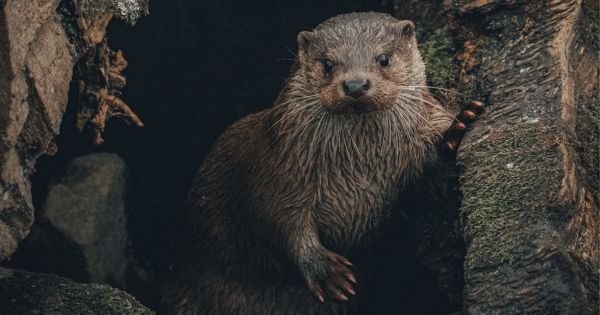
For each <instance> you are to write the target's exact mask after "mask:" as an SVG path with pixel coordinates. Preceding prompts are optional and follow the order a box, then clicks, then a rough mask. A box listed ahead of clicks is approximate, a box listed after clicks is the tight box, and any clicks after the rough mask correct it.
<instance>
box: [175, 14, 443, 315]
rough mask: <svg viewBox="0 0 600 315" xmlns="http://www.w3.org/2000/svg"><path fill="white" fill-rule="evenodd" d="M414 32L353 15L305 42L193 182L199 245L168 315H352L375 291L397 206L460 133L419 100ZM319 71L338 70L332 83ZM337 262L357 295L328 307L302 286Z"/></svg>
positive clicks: (190, 253)
mask: <svg viewBox="0 0 600 315" xmlns="http://www.w3.org/2000/svg"><path fill="white" fill-rule="evenodd" d="M412 27H413V26H412V23H411V22H408V21H398V20H396V19H395V18H393V17H391V16H389V15H387V14H380V13H354V14H347V15H340V16H337V17H334V18H332V19H329V20H327V21H325V22H324V23H322V24H321V25H319V26H318V27H317V28H316V29H315V30H314V31H312V32H302V33H301V34H299V36H298V42H299V53H298V60H297V63H296V65H295V66H294V69H293V71H292V73H291V75H290V78H289V79H288V81H287V83H286V86H285V87H284V89H283V91H282V92H281V94H280V96H279V97H278V99H277V100H276V102H275V104H274V106H273V107H271V108H269V109H267V110H264V111H262V112H259V113H256V114H253V115H250V116H247V117H245V118H243V119H241V120H240V121H238V122H237V123H235V124H234V125H232V126H231V127H229V128H228V129H227V131H225V133H224V134H223V135H222V136H221V137H220V138H219V139H218V141H217V143H216V144H215V145H214V147H213V149H212V151H211V152H210V154H209V156H208V157H207V158H206V160H205V161H204V164H203V165H202V166H201V168H200V170H199V172H198V174H197V176H196V178H195V183H194V185H193V188H192V190H191V192H190V195H189V207H188V208H189V209H188V212H187V214H186V220H185V221H186V222H185V223H182V225H181V226H180V230H179V232H181V233H182V234H185V235H186V237H189V238H188V239H192V240H193V242H194V244H195V246H193V247H190V248H186V249H185V250H184V251H182V253H180V255H179V256H177V261H176V262H175V264H174V267H173V268H174V270H173V273H172V276H170V277H169V279H168V281H167V283H166V285H165V287H164V302H165V304H166V305H167V307H168V308H169V312H170V313H173V314H327V313H336V314H340V313H352V312H354V311H355V310H356V309H355V307H356V304H357V303H359V302H357V301H359V300H360V297H361V292H360V289H361V284H363V283H368V273H366V272H363V271H364V269H367V267H366V266H367V265H368V263H367V260H368V259H367V260H365V259H364V258H365V257H364V256H365V255H362V254H365V253H367V252H368V248H369V244H370V242H372V241H373V240H376V237H377V235H378V234H380V233H379V232H380V230H381V229H382V228H383V226H384V225H385V223H386V221H387V220H389V218H390V216H391V212H392V209H394V208H395V207H396V206H397V205H396V203H397V201H398V199H399V195H400V194H402V192H403V191H405V190H406V188H407V187H410V185H414V183H415V182H416V181H418V180H419V179H420V177H421V176H422V174H423V172H424V170H425V169H426V168H427V167H428V166H429V165H432V164H435V163H436V161H437V159H438V156H437V148H436V145H437V143H438V142H439V141H440V134H441V133H442V132H444V131H445V130H446V129H447V128H448V127H449V126H450V125H451V122H452V117H451V116H450V115H448V114H447V113H446V112H445V111H444V110H443V108H442V107H441V106H440V105H439V104H438V103H437V101H435V99H433V98H431V97H430V96H429V95H430V94H429V93H428V91H427V89H426V88H425V87H424V86H425V85H426V82H425V81H426V80H425V67H424V65H423V62H422V61H421V57H420V55H419V52H418V50H417V46H416V41H415V37H414V32H412V34H409V33H410V30H411V28H412ZM382 53H389V54H391V56H390V65H389V67H388V68H386V69H381V68H380V67H379V65H378V64H377V62H376V58H377V56H378V55H380V54H382ZM323 58H331V59H332V60H335V62H336V67H335V70H334V72H332V73H331V74H326V73H324V71H323V66H322V59H323ZM354 76H365V77H368V78H369V80H371V81H372V87H373V90H372V91H371V94H370V96H369V97H368V99H365V100H364V104H366V105H365V106H366V108H367V109H368V110H369V111H367V112H364V113H360V114H358V113H353V112H351V111H346V107H347V102H346V101H347V99H345V98H344V96H343V93H342V92H341V91H340V84H341V81H342V80H344V79H348V78H352V77H354ZM411 86H412V87H411ZM333 253H337V254H339V255H342V256H345V257H348V258H350V259H351V260H352V262H353V264H354V266H353V267H352V269H353V272H354V273H355V274H356V278H357V280H358V288H359V291H358V295H357V296H356V297H353V298H352V299H351V300H350V301H348V302H337V301H333V300H332V298H330V297H327V301H326V302H325V303H320V302H319V301H317V299H315V297H314V296H313V294H312V293H311V292H310V291H309V290H308V288H307V285H306V283H305V281H304V280H305V279H306V277H307V276H310V277H317V278H318V277H321V278H327V277H328V275H327V272H328V271H327V268H328V266H329V265H328V264H329V263H328V261H329V260H330V259H331V258H330V257H331V255H332V254H333ZM367 256H368V255H367ZM361 257H362V258H361ZM361 259H362V260H361Z"/></svg>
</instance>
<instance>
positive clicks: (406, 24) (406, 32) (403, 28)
mask: <svg viewBox="0 0 600 315" xmlns="http://www.w3.org/2000/svg"><path fill="white" fill-rule="evenodd" d="M393 25H394V29H395V30H396V32H397V33H398V34H400V35H402V36H404V37H406V38H412V37H414V36H415V25H414V24H413V22H411V21H408V20H404V21H398V22H396V23H394V24H393Z"/></svg>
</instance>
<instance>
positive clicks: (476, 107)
mask: <svg viewBox="0 0 600 315" xmlns="http://www.w3.org/2000/svg"><path fill="white" fill-rule="evenodd" d="M484 107H485V105H484V103H483V102H480V101H472V102H468V103H467V105H466V107H465V108H464V109H463V110H462V111H461V112H460V113H459V114H458V115H457V116H456V122H454V123H453V124H452V126H450V128H449V129H448V131H446V133H445V135H444V139H443V142H442V146H441V148H442V151H450V152H453V151H455V150H456V149H457V148H458V145H459V143H460V139H461V138H462V135H463V134H464V133H465V131H466V130H467V125H468V124H470V123H472V122H474V121H475V120H476V119H477V118H478V117H479V115H481V113H482V112H483V109H484Z"/></svg>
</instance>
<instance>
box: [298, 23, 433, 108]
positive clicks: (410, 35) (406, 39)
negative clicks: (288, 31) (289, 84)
mask: <svg viewBox="0 0 600 315" xmlns="http://www.w3.org/2000/svg"><path fill="white" fill-rule="evenodd" d="M295 75H297V76H299V77H300V78H299V79H298V80H296V83H295V84H296V85H297V84H301V85H303V86H301V87H300V88H301V89H302V90H304V92H305V93H306V92H309V93H311V94H314V95H316V96H317V99H318V100H319V102H318V103H319V104H320V105H321V106H323V107H325V109H326V110H327V111H329V112H332V113H364V112H369V111H374V110H385V109H388V108H390V107H393V106H398V105H397V104H398V95H399V92H401V90H402V89H408V88H410V87H411V86H412V87H415V86H418V87H422V86H424V85H425V66H424V64H423V62H422V60H421V56H420V54H419V52H418V50H417V42H416V39H415V28H414V24H413V23H412V22H410V21H400V20H397V19H396V18H394V17H392V16H390V15H388V14H383V13H351V14H343V15H339V16H336V17H333V18H331V19H329V20H327V21H325V22H323V23H321V24H320V25H319V26H317V27H316V28H315V29H314V30H313V31H303V32H300V33H299V34H298V64H297V71H296V73H295Z"/></svg>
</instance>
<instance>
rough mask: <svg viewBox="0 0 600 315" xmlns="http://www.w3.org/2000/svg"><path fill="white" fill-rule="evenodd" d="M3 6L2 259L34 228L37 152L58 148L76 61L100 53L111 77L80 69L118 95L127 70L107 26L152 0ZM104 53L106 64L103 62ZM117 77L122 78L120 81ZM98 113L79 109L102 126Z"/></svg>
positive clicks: (15, 0)
mask: <svg viewBox="0 0 600 315" xmlns="http://www.w3.org/2000/svg"><path fill="white" fill-rule="evenodd" d="M0 8H1V9H2V11H0V135H1V137H0V260H3V259H5V258H6V257H8V256H10V254H12V253H13V252H14V250H15V249H16V247H17V244H18V242H19V241H20V240H22V239H23V238H24V237H25V236H27V234H28V233H29V227H30V226H31V224H32V222H33V205H32V200H31V187H30V186H31V185H30V182H29V177H30V176H31V174H32V173H33V172H34V170H35V168H34V166H35V162H36V160H37V159H38V157H39V156H40V155H42V154H44V153H52V152H54V151H55V150H56V146H54V145H53V143H52V139H53V138H54V137H55V136H56V135H57V134H58V132H59V130H60V125H61V121H62V117H63V113H64V112H65V108H66V105H67V100H68V94H69V85H70V82H71V79H72V78H73V68H74V65H75V64H76V63H77V62H78V60H79V59H80V58H81V57H85V58H84V59H86V60H97V61H96V63H95V64H96V67H95V69H96V70H97V71H96V72H98V73H106V71H104V70H109V71H108V75H107V77H109V79H110V80H106V82H96V81H94V80H90V78H89V77H90V76H91V75H90V69H89V67H88V68H86V69H83V70H81V72H82V73H79V74H78V77H79V79H80V85H81V86H83V87H85V89H86V91H88V90H97V91H100V92H102V93H104V94H103V95H104V96H106V97H107V98H108V99H111V100H114V99H115V98H116V97H115V94H117V93H118V91H117V89H118V88H122V86H124V77H122V76H121V75H120V71H121V70H122V69H123V68H124V66H123V64H124V59H122V58H121V59H119V58H118V57H122V55H120V54H119V53H114V52H112V51H110V50H109V49H108V48H107V46H106V43H105V42H104V35H105V32H106V26H107V25H108V22H109V21H110V20H111V18H112V17H113V16H115V17H117V18H119V19H122V20H124V21H126V22H127V23H129V24H133V23H134V22H135V21H136V20H137V18H139V17H140V16H141V15H144V14H147V10H148V2H147V0H135V1H125V0H101V1H90V0H73V1H71V0H63V1H60V2H59V0H28V1H22V0H6V1H0ZM99 52H104V55H106V56H109V57H106V58H104V59H102V58H95V59H94V58H93V57H95V56H96V55H102V54H101V53H99ZM111 53H112V55H111ZM116 55H119V56H116ZM110 56H113V57H112V58H110ZM114 56H116V57H114ZM105 60H107V62H106V64H101V63H100V62H102V61H105ZM88 63H89V62H88ZM92 64H94V63H93V62H92ZM125 65H126V63H125ZM105 68H106V69H105ZM110 70H114V71H112V72H111V71H110ZM115 81H119V82H122V84H114V82H115ZM105 85H108V88H107V86H105ZM94 88H95V89H94ZM117 99H118V98H117ZM92 104H93V105H89V106H96V107H95V108H97V109H98V110H99V111H94V110H89V108H88V112H91V113H92V114H94V115H96V116H97V114H98V113H101V111H100V110H101V109H102V104H103V103H102V102H97V103H92ZM111 104H112V103H111ZM105 107H106V106H105ZM113 107H118V106H113ZM107 111H108V110H107ZM108 112H110V111H108ZM83 113H84V114H85V112H83ZM92 114H88V115H87V116H86V115H83V116H82V115H80V116H81V117H80V119H81V120H82V123H81V124H82V125H86V122H89V123H90V124H92V125H94V126H95V123H96V122H97V123H98V124H100V125H102V127H103V123H104V120H100V119H97V117H96V116H92ZM125 114H128V113H125ZM105 116H106V115H105ZM101 118H107V117H101ZM94 119H95V120H94Z"/></svg>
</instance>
